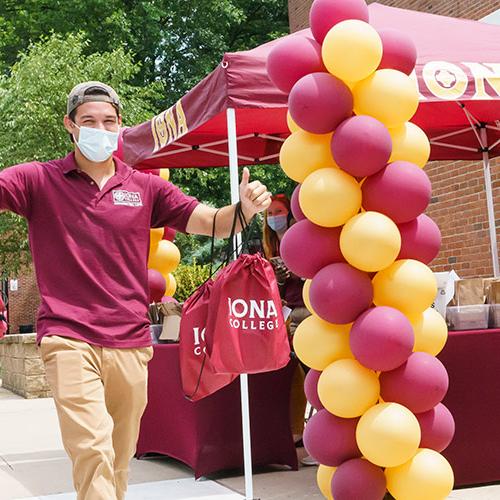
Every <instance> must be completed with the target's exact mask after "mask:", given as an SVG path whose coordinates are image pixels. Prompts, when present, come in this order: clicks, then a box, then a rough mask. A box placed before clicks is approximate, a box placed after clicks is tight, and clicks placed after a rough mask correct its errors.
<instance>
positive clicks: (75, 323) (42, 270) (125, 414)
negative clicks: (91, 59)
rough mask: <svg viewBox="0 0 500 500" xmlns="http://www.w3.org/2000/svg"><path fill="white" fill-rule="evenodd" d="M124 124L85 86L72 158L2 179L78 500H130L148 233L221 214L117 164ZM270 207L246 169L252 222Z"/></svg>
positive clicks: (102, 87) (141, 397)
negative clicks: (23, 244) (27, 255)
mask: <svg viewBox="0 0 500 500" xmlns="http://www.w3.org/2000/svg"><path fill="white" fill-rule="evenodd" d="M121 123H122V118H121V105H120V100H119V98H118V95H117V94H116V92H115V91H114V90H113V89H112V88H111V87H109V86H108V85H106V84H104V83H101V82H85V83H81V84H79V85H77V86H76V87H74V88H73V90H72V91H71V92H70V94H69V96H68V100H67V114H66V116H65V117H64V127H65V128H66V130H67V132H68V133H69V134H70V137H71V140H72V141H73V144H74V151H73V152H71V153H70V154H69V155H68V156H66V157H65V158H63V159H59V160H52V161H47V162H43V163H42V162H36V161H35V162H31V163H24V164H21V165H16V166H13V167H9V168H6V169H4V170H3V171H1V172H0V210H11V211H13V212H15V213H17V214H19V215H21V216H23V217H25V218H26V219H27V220H28V226H29V237H30V248H31V252H32V256H33V263H34V266H35V271H36V277H37V283H38V288H39V290H40V295H41V305H40V308H39V312H38V320H37V343H38V345H39V346H40V350H41V356H42V360H43V362H44V365H45V370H46V374H47V380H48V382H49V385H50V387H51V391H52V395H53V397H54V402H55V406H56V410H57V414H58V418H59V425H60V429H61V435H62V440H63V444H64V448H65V450H66V452H67V453H68V455H69V457H70V459H71V461H72V463H73V484H74V486H75V489H76V491H77V498H78V500H123V499H124V497H125V492H126V490H127V481H128V468H129V462H130V459H131V458H132V456H133V454H134V452H135V449H136V442H137V436H138V433H139V424H140V419H141V416H142V413H143V411H144V408H145V406H146V402H147V378H148V374H147V364H148V362H149V360H150V359H151V357H152V355H153V349H152V347H151V335H150V332H149V321H148V319H147V310H148V302H149V301H148V296H149V293H148V279H147V258H148V251H149V235H150V228H151V227H164V226H169V227H172V228H173V229H176V230H177V231H181V232H185V233H191V234H201V235H206V236H211V235H212V226H213V222H214V218H215V214H216V212H217V210H216V209H215V208H212V207H208V206H206V205H203V204H201V203H199V202H198V201H197V200H196V199H195V198H192V197H190V196H186V195H185V194H184V193H182V191H181V190H180V189H178V188H177V187H175V186H174V185H173V184H171V183H170V182H167V181H165V180H163V179H162V178H160V177H158V176H154V175H149V174H145V173H142V172H139V171H137V170H134V169H132V168H131V167H130V166H128V165H127V164H125V163H124V162H123V161H121V160H120V159H119V158H118V157H116V156H114V155H113V153H114V152H115V151H116V150H117V147H118V138H119V131H120V126H121ZM270 197H271V194H270V193H269V192H268V191H267V189H266V187H265V186H264V185H262V184H261V183H260V182H259V181H253V182H250V173H249V171H248V169H244V170H243V176H242V181H241V184H240V200H241V209H242V211H243V214H244V216H245V219H246V220H247V221H250V220H251V219H252V217H253V216H254V215H255V214H256V213H258V212H262V211H264V210H265V209H266V208H267V207H268V206H269V205H270V203H271V200H270ZM234 213H235V206H231V205H229V206H227V207H223V208H221V209H220V210H219V212H218V215H217V226H216V228H215V235H216V237H218V238H225V237H227V236H229V235H230V233H231V227H232V222H233V217H234ZM241 229H242V227H241V225H240V224H239V223H238V224H237V226H236V231H237V232H239V231H241ZM58 271H59V272H58ZM1 326H2V324H0V328H1ZM0 331H1V329H0Z"/></svg>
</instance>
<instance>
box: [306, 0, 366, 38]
mask: <svg viewBox="0 0 500 500" xmlns="http://www.w3.org/2000/svg"><path fill="white" fill-rule="evenodd" d="M347 19H359V20H360V21H365V22H368V7H367V5H366V2H365V0H315V1H314V2H313V4H312V6H311V10H310V11H309V26H311V31H312V32H313V35H314V38H316V40H317V41H318V42H319V43H323V40H324V39H325V36H326V34H327V33H328V32H329V31H330V29H331V28H333V26H335V25H336V24H337V23H340V22H342V21H346V20H347Z"/></svg>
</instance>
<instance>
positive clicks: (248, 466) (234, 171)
mask: <svg viewBox="0 0 500 500" xmlns="http://www.w3.org/2000/svg"><path fill="white" fill-rule="evenodd" d="M226 116H227V138H228V145H229V175H230V180H231V203H237V202H238V201H239V200H240V193H239V174H238V144H237V140H236V137H237V136H236V113H235V110H234V109H233V108H228V109H227V113H226ZM240 242H241V235H239V234H238V235H237V236H236V238H235V241H234V245H235V246H236V248H238V247H239V245H240ZM240 389H241V422H242V427H243V463H244V468H245V498H246V500H253V483H252V447H251V443H250V405H249V401H248V375H247V374H242V375H240Z"/></svg>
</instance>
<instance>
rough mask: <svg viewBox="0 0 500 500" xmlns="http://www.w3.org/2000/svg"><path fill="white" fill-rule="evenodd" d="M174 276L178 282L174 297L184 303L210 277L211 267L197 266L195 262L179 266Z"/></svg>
mask: <svg viewBox="0 0 500 500" xmlns="http://www.w3.org/2000/svg"><path fill="white" fill-rule="evenodd" d="M173 274H174V277H175V280H176V282H177V290H176V292H175V295H174V296H175V298H176V299H177V300H178V301H179V302H184V301H185V300H186V299H187V298H188V297H189V296H190V295H191V294H192V293H193V292H194V291H195V290H196V289H197V288H198V287H199V286H200V285H201V284H202V283H203V282H205V281H206V280H207V279H208V278H209V277H210V266H208V265H200V264H197V263H196V260H194V261H193V263H192V264H179V267H178V268H177V269H176V270H175V271H174V273H173Z"/></svg>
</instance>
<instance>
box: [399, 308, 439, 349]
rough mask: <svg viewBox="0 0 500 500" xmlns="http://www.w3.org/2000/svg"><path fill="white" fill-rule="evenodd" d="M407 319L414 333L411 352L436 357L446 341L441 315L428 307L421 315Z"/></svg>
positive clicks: (410, 316)
mask: <svg viewBox="0 0 500 500" xmlns="http://www.w3.org/2000/svg"><path fill="white" fill-rule="evenodd" d="M408 319H409V320H410V323H411V326H412V327H413V332H414V333H415V346H414V347H413V351H414V352H416V351H420V352H427V353H429V354H431V355H432V356H437V355H438V354H439V353H440V352H441V351H442V350H443V347H444V346H445V344H446V341H447V340H448V327H447V326H446V321H445V320H444V318H443V317H442V316H441V314H439V313H438V312H437V311H436V309H433V308H432V307H429V309H426V310H425V311H424V312H423V313H421V314H416V315H415V314H414V315H409V316H408Z"/></svg>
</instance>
